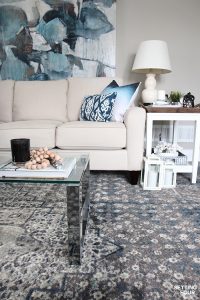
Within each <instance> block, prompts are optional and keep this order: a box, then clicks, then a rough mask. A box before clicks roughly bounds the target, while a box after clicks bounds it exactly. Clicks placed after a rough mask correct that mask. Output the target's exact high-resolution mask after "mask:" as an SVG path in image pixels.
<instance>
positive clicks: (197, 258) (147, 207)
mask: <svg viewBox="0 0 200 300" xmlns="http://www.w3.org/2000/svg"><path fill="white" fill-rule="evenodd" d="M0 189H1V190H0V191H1V192H0V200H1V201H0V299H11V300H21V299H26V300H28V299H34V300H36V299H37V300H47V299H55V300H57V299H59V300H70V299H76V300H90V299H95V300H100V299H104V300H123V299H124V300H129V299H135V300H136V299H137V300H142V299H144V300H156V299H162V300H174V299H191V300H197V299H200V178H198V182H197V184H196V185H191V184H190V182H189V179H188V178H187V176H179V177H178V185H177V187H176V188H175V189H163V190H161V191H143V190H142V188H141V187H140V186H131V185H129V184H128V183H127V181H126V178H125V175H124V174H123V173H115V172H111V173H106V172H93V173H92V174H91V199H92V200H91V209H90V218H89V222H88V228H87V235H86V240H85V247H84V248H85V250H84V254H83V260H82V265H81V266H80V267H72V266H69V264H68V259H67V254H66V243H67V240H66V232H67V226H66V204H65V190H64V188H63V187H62V186H57V187H55V186H52V185H46V186H45V187H43V188H42V189H41V188H40V185H37V186H31V185H29V186H27V185H25V186H22V185H21V186H19V185H17V184H12V185H11V184H2V185H1V186H0Z"/></svg>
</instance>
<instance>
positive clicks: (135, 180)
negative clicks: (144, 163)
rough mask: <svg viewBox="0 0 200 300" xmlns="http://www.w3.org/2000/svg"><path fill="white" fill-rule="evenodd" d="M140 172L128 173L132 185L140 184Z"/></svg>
mask: <svg viewBox="0 0 200 300" xmlns="http://www.w3.org/2000/svg"><path fill="white" fill-rule="evenodd" d="M139 175H140V171H128V179H129V182H130V184H132V185H136V184H138V180H139Z"/></svg>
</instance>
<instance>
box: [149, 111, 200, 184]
mask: <svg viewBox="0 0 200 300" xmlns="http://www.w3.org/2000/svg"><path fill="white" fill-rule="evenodd" d="M157 109H158V108H157ZM184 110H185V112H184ZM146 111H147V121H146V156H148V155H150V154H151V153H152V133H153V122H154V121H174V126H175V127H174V138H175V137H176V136H177V134H176V130H177V126H178V124H177V122H176V121H194V122H195V130H194V137H193V158H192V162H191V163H188V164H187V165H176V166H175V171H176V172H177V173H191V174H192V177H191V182H192V183H196V180H197V170H198V159H199V147H200V110H199V111H198V110H197V109H195V108H190V109H187V108H181V109H180V110H177V109H175V110H174V112H173V109H170V110H169V109H167V108H166V109H165V108H160V109H158V111H156V110H152V109H151V108H150V107H149V108H148V107H146ZM191 111H192V112H191Z"/></svg>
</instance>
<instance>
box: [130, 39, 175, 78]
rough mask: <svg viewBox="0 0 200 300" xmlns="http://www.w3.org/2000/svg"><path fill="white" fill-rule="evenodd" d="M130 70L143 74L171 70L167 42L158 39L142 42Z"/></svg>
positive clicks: (162, 72) (161, 72)
mask: <svg viewBox="0 0 200 300" xmlns="http://www.w3.org/2000/svg"><path fill="white" fill-rule="evenodd" d="M132 71H134V72H136V73H145V74H147V73H153V74H164V73H169V72H171V64H170V59H169V53H168V47H167V43H166V42H164V41H159V40H150V41H144V42H142V43H141V44H140V45H139V48H138V50H137V54H136V57H135V60H134V63H133V68H132Z"/></svg>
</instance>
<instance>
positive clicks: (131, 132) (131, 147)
mask: <svg viewBox="0 0 200 300" xmlns="http://www.w3.org/2000/svg"><path fill="white" fill-rule="evenodd" d="M145 121H146V111H145V110H144V109H143V108H142V107H131V108H130V109H129V110H128V111H127V112H126V114H125V117H124V124H125V126H126V148H127V152H128V153H127V155H128V159H127V160H128V166H127V169H128V170H129V171H132V170H134V171H139V170H141V167H142V159H143V152H144V131H145Z"/></svg>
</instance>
